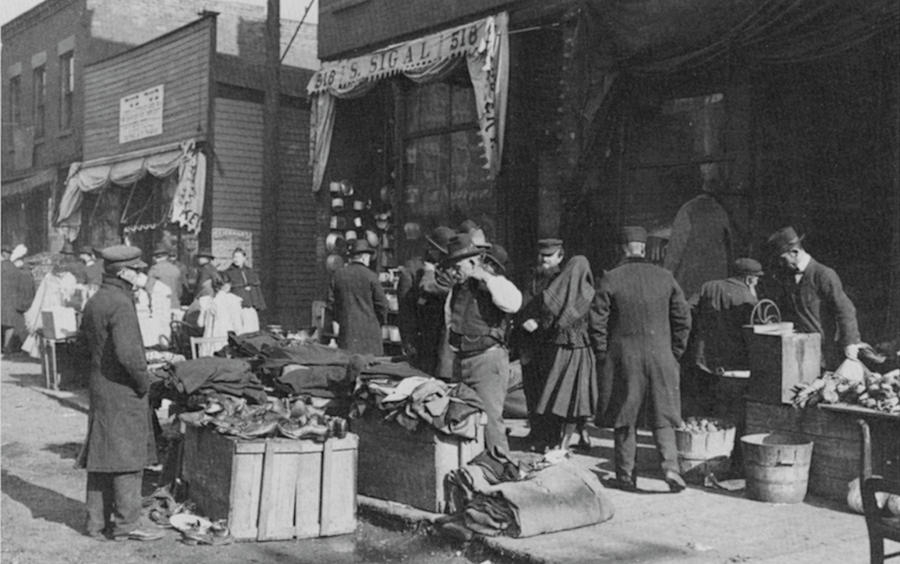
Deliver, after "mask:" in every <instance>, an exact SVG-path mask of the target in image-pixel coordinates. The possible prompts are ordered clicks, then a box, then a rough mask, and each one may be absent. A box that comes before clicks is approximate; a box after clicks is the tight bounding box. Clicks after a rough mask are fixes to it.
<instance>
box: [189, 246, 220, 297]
mask: <svg viewBox="0 0 900 564" xmlns="http://www.w3.org/2000/svg"><path fill="white" fill-rule="evenodd" d="M214 258H215V256H214V255H213V254H212V251H211V250H210V249H209V248H202V249H200V250H199V251H197V266H198V267H199V268H198V270H197V282H195V284H194V299H195V300H196V299H197V298H199V297H200V296H212V295H213V294H214V292H213V289H212V287H213V281H214V280H219V279H221V278H222V275H221V274H220V273H219V271H218V269H216V265H215V264H213V259H214Z"/></svg>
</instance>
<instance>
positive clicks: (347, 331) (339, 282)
mask: <svg viewBox="0 0 900 564" xmlns="http://www.w3.org/2000/svg"><path fill="white" fill-rule="evenodd" d="M374 252H375V250H374V249H373V248H372V247H370V246H369V242H368V241H367V240H365V239H354V240H353V241H352V242H351V243H350V248H349V250H348V254H349V262H348V263H347V266H345V267H344V268H341V269H339V270H337V271H336V272H335V273H334V276H333V277H332V279H331V286H330V288H329V291H328V305H329V307H330V308H331V312H332V316H333V317H334V320H335V321H337V323H338V337H337V343H338V346H339V347H341V348H342V349H346V350H348V351H350V352H353V353H358V354H371V355H376V356H380V355H382V354H384V343H383V341H382V338H381V322H382V320H383V319H384V314H385V312H386V311H387V309H388V304H387V298H386V297H385V295H384V289H383V288H382V287H381V282H380V281H379V280H378V275H377V274H375V273H374V272H372V270H371V269H370V268H369V263H370V261H371V260H372V254H373V253H374Z"/></svg>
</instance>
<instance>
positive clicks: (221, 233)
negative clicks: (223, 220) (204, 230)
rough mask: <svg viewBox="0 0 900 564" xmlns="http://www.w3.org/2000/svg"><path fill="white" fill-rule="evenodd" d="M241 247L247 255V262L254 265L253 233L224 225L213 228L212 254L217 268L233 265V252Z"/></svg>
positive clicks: (221, 268)
mask: <svg viewBox="0 0 900 564" xmlns="http://www.w3.org/2000/svg"><path fill="white" fill-rule="evenodd" d="M238 247H240V248H241V249H244V254H245V255H247V264H249V265H251V266H252V265H253V233H251V232H250V231H242V230H240V229H227V228H224V227H213V228H212V254H213V256H215V258H214V259H213V263H214V264H215V265H216V268H218V269H219V270H223V269H226V268H228V266H229V265H231V254H232V253H233V252H234V250H235V249H237V248H238Z"/></svg>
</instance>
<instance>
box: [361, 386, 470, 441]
mask: <svg viewBox="0 0 900 564" xmlns="http://www.w3.org/2000/svg"><path fill="white" fill-rule="evenodd" d="M370 408H373V409H376V410H378V411H379V412H380V413H381V415H382V418H383V419H385V420H388V421H395V422H397V423H398V424H399V425H401V426H402V427H404V428H405V429H407V430H409V431H415V430H416V429H417V428H418V427H419V425H420V424H421V423H425V424H427V425H430V426H431V427H433V428H434V429H437V430H438V431H440V432H442V433H445V434H447V435H454V436H457V437H462V438H464V439H469V440H471V439H475V438H476V436H477V432H478V424H479V422H480V420H481V414H482V411H483V409H484V405H483V404H482V402H481V399H480V398H479V397H478V395H477V394H476V393H475V391H474V390H472V388H470V387H468V386H466V385H465V384H461V383H460V384H455V385H449V384H447V383H446V382H444V381H442V380H437V379H435V378H431V377H429V376H418V375H415V376H409V377H406V378H403V379H401V380H395V379H392V378H385V377H368V378H365V379H363V380H362V381H361V382H360V385H359V386H358V387H357V390H356V393H355V402H354V405H353V410H352V411H351V416H354V415H355V416H361V415H362V414H363V413H364V412H365V411H366V410H368V409H370Z"/></svg>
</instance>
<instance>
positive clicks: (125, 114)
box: [119, 84, 165, 143]
mask: <svg viewBox="0 0 900 564" xmlns="http://www.w3.org/2000/svg"><path fill="white" fill-rule="evenodd" d="M164 98H165V85H163V84H160V85H157V86H154V87H153V88H148V89H146V90H142V91H141V92H135V93H133V94H129V95H128V96H123V97H122V98H120V99H119V143H128V142H129V141H137V140H138V139H144V138H145V137H153V136H154V135H160V134H161V133H162V132H163V101H164Z"/></svg>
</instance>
